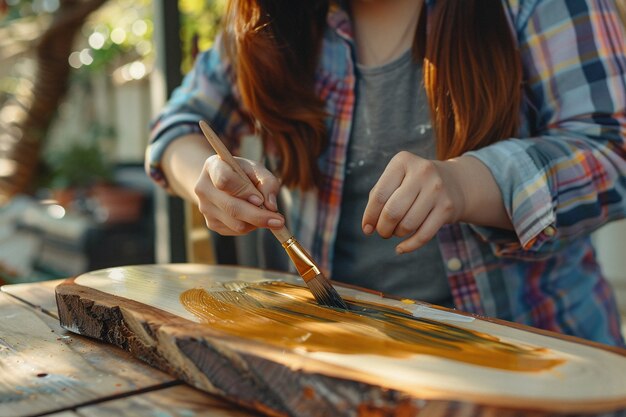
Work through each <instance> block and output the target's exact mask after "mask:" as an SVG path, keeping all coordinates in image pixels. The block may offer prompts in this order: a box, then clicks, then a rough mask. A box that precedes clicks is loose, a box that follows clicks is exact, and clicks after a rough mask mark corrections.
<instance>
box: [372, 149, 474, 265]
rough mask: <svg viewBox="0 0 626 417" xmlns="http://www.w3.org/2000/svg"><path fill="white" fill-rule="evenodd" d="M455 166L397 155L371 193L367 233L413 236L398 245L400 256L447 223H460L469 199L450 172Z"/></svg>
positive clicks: (405, 154)
mask: <svg viewBox="0 0 626 417" xmlns="http://www.w3.org/2000/svg"><path fill="white" fill-rule="evenodd" d="M453 163H454V161H432V160H428V159H424V158H420V157H419V156H417V155H414V154H412V153H409V152H400V153H398V154H396V155H395V156H394V157H393V158H392V159H391V161H390V162H389V164H388V165H387V168H385V171H384V172H383V174H382V176H381V177H380V179H379V180H378V182H377V183H376V185H375V186H374V188H372V190H371V192H370V194H369V201H368V203H367V207H366V208H365V213H364V214H363V223H362V226H363V232H365V233H366V234H372V233H373V232H374V230H376V231H377V232H378V234H379V235H381V236H382V237H384V238H390V237H391V236H398V237H405V236H409V237H408V238H407V239H405V240H404V241H403V242H402V243H400V244H399V245H398V246H396V251H397V252H398V253H405V252H410V251H413V250H415V249H417V248H419V247H421V246H423V245H424V244H426V243H427V242H428V241H429V240H431V239H432V238H433V237H434V236H435V235H436V234H437V231H438V230H439V229H440V228H441V226H443V225H444V224H447V223H454V222H457V221H459V219H460V218H461V216H462V214H463V211H464V209H465V204H466V201H465V200H466V198H465V195H464V192H463V189H462V186H461V184H460V181H459V180H458V179H457V175H455V172H454V170H453V169H450V168H452V167H450V166H449V164H453ZM447 164H448V165H447Z"/></svg>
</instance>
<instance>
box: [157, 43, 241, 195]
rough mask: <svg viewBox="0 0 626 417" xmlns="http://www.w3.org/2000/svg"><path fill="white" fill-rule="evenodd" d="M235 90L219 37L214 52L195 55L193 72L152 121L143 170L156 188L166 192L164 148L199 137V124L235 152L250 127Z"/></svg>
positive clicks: (211, 50)
mask: <svg viewBox="0 0 626 417" xmlns="http://www.w3.org/2000/svg"><path fill="white" fill-rule="evenodd" d="M234 86H235V81H234V76H233V74H232V67H231V66H230V64H229V62H228V61H227V59H226V58H225V54H224V48H223V44H222V38H221V37H218V39H217V40H216V43H215V46H214V47H213V48H211V49H209V50H207V51H205V52H203V53H201V54H199V55H198V57H197V59H196V62H195V64H194V67H193V69H192V71H191V72H189V73H188V74H187V75H186V76H185V78H184V80H183V83H182V84H181V85H180V86H179V87H178V88H177V89H176V90H174V92H173V93H172V96H171V98H170V99H169V101H168V102H167V105H166V106H165V108H164V109H163V110H162V111H161V112H160V113H159V114H158V115H157V116H156V117H155V119H154V120H153V121H152V124H151V134H150V144H149V146H148V148H147V150H146V160H145V168H146V171H147V173H148V175H149V176H150V177H151V178H152V179H153V180H154V181H155V182H156V183H157V184H159V185H160V186H162V187H164V188H166V189H168V182H167V178H165V175H164V174H163V170H162V167H161V159H162V157H163V154H164V152H165V150H166V149H167V147H168V146H169V145H170V144H171V143H172V142H173V141H175V140H176V139H178V138H180V137H182V136H185V135H188V134H191V133H200V128H199V126H198V122H199V121H200V120H205V121H207V122H208V123H209V124H210V125H211V127H212V128H213V129H214V130H215V131H216V132H217V133H218V134H219V135H221V137H222V139H224V140H225V141H226V143H227V144H228V145H229V147H231V149H236V148H237V144H238V140H239V137H240V136H241V134H243V133H242V132H243V131H245V130H249V123H247V118H246V117H245V116H244V113H243V111H242V110H241V106H240V105H239V100H238V98H237V97H236V92H235V91H236V89H235V88H234Z"/></svg>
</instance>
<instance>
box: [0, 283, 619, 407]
mask: <svg viewBox="0 0 626 417" xmlns="http://www.w3.org/2000/svg"><path fill="white" fill-rule="evenodd" d="M60 282H61V280H58V281H48V282H41V283H33V284H18V285H6V286H4V287H2V292H0V417H26V416H42V415H47V416H53V417H87V416H89V417H92V416H93V417H99V416H102V417H110V416H159V417H160V416H163V417H165V416H168V417H170V416H171V417H203V416H207V417H208V416H211V417H252V416H258V414H255V413H253V412H250V411H248V410H242V409H240V408H239V407H237V406H235V405H232V404H229V403H227V402H225V401H224V400H222V399H219V398H216V397H213V396H210V395H208V394H206V393H203V392H200V391H198V390H195V389H194V388H191V387H190V386H188V385H185V384H184V383H183V382H181V381H178V380H175V379H174V378H172V377H170V376H168V375H166V374H164V373H163V372H160V371H159V370H156V369H154V368H152V367H150V366H148V365H146V364H144V363H143V362H141V361H139V360H137V359H134V358H133V357H132V356H131V355H130V354H129V353H127V352H125V351H123V350H121V349H119V348H117V347H114V346H111V345H108V344H104V343H100V342H98V341H95V340H92V339H89V338H85V337H81V336H77V335H75V334H73V333H70V332H67V331H65V330H63V329H62V328H61V327H60V326H59V324H58V315H57V308H56V302H55V297H54V287H55V286H56V285H57V284H59V283H60ZM379 411H380V410H379ZM357 413H358V414H359V415H363V416H374V415H373V414H371V413H368V410H358V411H357V410H355V415H357ZM375 416H376V417H385V416H391V414H390V413H389V414H386V413H383V414H380V412H378V413H376V414H375ZM419 416H420V417H445V416H455V417H461V416H462V417H466V416H467V417H469V416H477V417H487V416H490V417H491V416H492V417H546V414H545V413H538V412H520V411H519V410H517V411H516V410H504V409H502V408H498V409H496V408H492V407H485V406H480V405H476V404H469V403H462V402H449V401H445V402H442V401H428V402H426V401H425V402H424V406H423V408H422V409H421V411H420V412H419ZM606 416H612V417H617V416H620V417H626V411H621V412H617V413H612V414H607V415H606Z"/></svg>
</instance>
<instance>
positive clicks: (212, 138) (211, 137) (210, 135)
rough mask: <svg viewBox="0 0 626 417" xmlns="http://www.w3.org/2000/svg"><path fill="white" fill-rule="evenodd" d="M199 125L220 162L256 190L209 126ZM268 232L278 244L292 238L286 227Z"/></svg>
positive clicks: (261, 206)
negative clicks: (274, 237) (224, 163)
mask: <svg viewBox="0 0 626 417" xmlns="http://www.w3.org/2000/svg"><path fill="white" fill-rule="evenodd" d="M199 124H200V129H202V133H204V136H205V137H206V138H207V140H208V141H209V144H211V146H212V147H213V149H215V153H217V155H218V156H219V157H220V158H221V159H222V161H224V162H226V163H227V164H228V166H230V167H231V168H232V169H233V171H235V172H236V173H237V174H239V176H240V177H241V179H242V180H244V181H246V182H247V183H249V184H250V185H252V187H253V188H254V189H255V190H256V189H257V188H256V187H255V186H254V184H253V183H252V181H251V180H250V178H249V177H248V175H247V174H246V173H245V172H244V171H243V169H242V168H241V166H240V165H239V163H238V162H237V160H236V159H235V157H234V156H233V155H232V154H231V153H230V151H229V150H228V148H227V147H226V145H224V143H223V142H222V141H221V139H220V138H219V137H218V136H217V134H216V133H215V132H214V131H213V129H211V127H209V125H208V124H207V123H206V122H204V121H203V120H201V121H200V122H199ZM259 196H260V197H261V198H263V195H262V194H261V193H260V192H259ZM259 207H260V208H262V209H265V210H267V209H266V208H265V206H264V205H263V204H261V205H260V206H259ZM270 231H271V232H272V233H273V234H274V236H276V239H278V241H279V242H280V243H285V242H286V241H287V240H288V239H289V238H291V237H293V235H292V234H291V232H290V231H289V229H287V227H285V226H283V227H281V228H280V229H270Z"/></svg>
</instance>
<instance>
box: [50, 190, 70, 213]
mask: <svg viewBox="0 0 626 417" xmlns="http://www.w3.org/2000/svg"><path fill="white" fill-rule="evenodd" d="M51 197H52V199H53V200H55V201H56V202H57V204H58V205H60V206H63V207H64V208H65V209H69V208H70V207H71V205H72V202H73V201H74V200H75V199H76V190H75V189H74V188H58V189H55V190H52V191H51Z"/></svg>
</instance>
